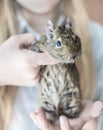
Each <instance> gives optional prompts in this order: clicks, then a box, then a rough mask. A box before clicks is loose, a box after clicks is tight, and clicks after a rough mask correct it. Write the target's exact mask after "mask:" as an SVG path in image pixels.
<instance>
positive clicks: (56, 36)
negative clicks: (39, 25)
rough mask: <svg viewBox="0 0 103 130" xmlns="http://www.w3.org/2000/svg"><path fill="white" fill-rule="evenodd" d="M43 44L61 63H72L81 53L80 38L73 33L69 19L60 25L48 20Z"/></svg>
mask: <svg viewBox="0 0 103 130" xmlns="http://www.w3.org/2000/svg"><path fill="white" fill-rule="evenodd" d="M43 46H44V47H45V50H46V51H47V52H48V53H49V54H50V55H51V56H53V57H54V58H56V59H57V60H59V61H60V62H63V63H73V62H74V61H75V58H76V57H77V56H79V55H80V54H81V40H80V38H79V37H78V36H77V35H75V34H74V33H73V31H72V25H71V22H70V20H69V19H67V21H66V24H65V25H62V26H60V27H55V26H54V25H53V23H52V22H51V21H48V24H47V27H46V42H44V43H43Z"/></svg>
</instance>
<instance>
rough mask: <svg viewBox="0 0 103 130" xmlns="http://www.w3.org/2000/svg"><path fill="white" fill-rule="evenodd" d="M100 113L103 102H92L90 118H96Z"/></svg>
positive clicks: (102, 108) (102, 110)
mask: <svg viewBox="0 0 103 130" xmlns="http://www.w3.org/2000/svg"><path fill="white" fill-rule="evenodd" d="M101 113H103V102H101V101H96V102H94V104H93V107H92V109H91V117H94V118H95V117H98V116H99V115H100V114H101Z"/></svg>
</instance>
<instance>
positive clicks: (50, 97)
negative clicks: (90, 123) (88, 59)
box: [30, 19, 82, 122]
mask: <svg viewBox="0 0 103 130" xmlns="http://www.w3.org/2000/svg"><path fill="white" fill-rule="evenodd" d="M30 49H31V50H33V51H37V52H46V53H48V54H49V55H51V56H52V57H53V58H55V59H56V60H58V61H59V63H58V64H56V65H48V66H41V71H40V75H41V80H40V84H41V87H40V105H41V107H42V108H43V109H44V111H45V113H46V117H47V119H48V120H49V121H50V122H53V120H54V118H58V117H59V116H60V115H65V116H67V117H68V118H75V117H77V116H78V115H79V113H80V110H81V99H82V96H81V91H80V80H79V73H78V70H77V67H76V65H75V59H76V58H77V57H78V56H80V54H81V40H80V38H79V37H78V36H77V35H75V34H74V32H73V31H72V24H71V22H70V20H69V19H67V20H66V22H65V23H64V24H63V25H61V26H59V27H55V26H54V25H53V23H52V22H51V21H49V22H48V24H47V27H46V35H44V36H42V37H41V39H40V40H39V41H37V42H36V43H35V44H33V45H32V46H31V47H30Z"/></svg>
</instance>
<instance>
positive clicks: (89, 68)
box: [0, 0, 94, 130]
mask: <svg viewBox="0 0 103 130" xmlns="http://www.w3.org/2000/svg"><path fill="white" fill-rule="evenodd" d="M0 3H1V4H0V43H2V42H3V41H5V40H6V39H7V38H8V37H9V36H11V35H14V34H16V33H17V28H18V27H17V26H18V24H17V19H16V17H15V9H14V1H13V0H0ZM63 7H64V8H63V11H64V13H65V14H66V15H67V16H70V17H71V21H72V23H73V29H74V31H75V33H77V34H78V35H79V36H80V37H81V41H82V48H83V52H82V55H83V56H82V57H81V58H80V59H79V60H78V62H77V67H78V70H79V73H80V82H81V91H82V96H83V98H85V99H87V98H88V99H91V98H92V96H93V87H94V67H93V57H92V49H91V41H90V34H89V30H88V17H87V14H86V11H85V9H84V7H83V3H82V0H77V1H76V0H63ZM15 93H16V87H14V86H2V87H0V130H5V129H6V128H7V126H8V124H9V121H10V116H11V113H12V106H13V99H14V98H13V97H14V96H15Z"/></svg>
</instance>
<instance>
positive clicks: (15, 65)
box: [0, 34, 57, 86]
mask: <svg viewBox="0 0 103 130" xmlns="http://www.w3.org/2000/svg"><path fill="white" fill-rule="evenodd" d="M33 43H35V39H34V36H33V35H32V34H22V35H15V36H12V37H10V38H9V39H8V40H7V41H5V42H4V43H3V44H1V46H0V85H19V86H34V85H35V84H36V83H37V82H38V81H39V66H40V65H47V64H55V63H57V62H56V61H55V60H54V59H52V58H51V57H50V56H47V55H46V54H44V53H36V52H33V51H31V50H28V49H27V47H29V46H30V45H31V44H33Z"/></svg>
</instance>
